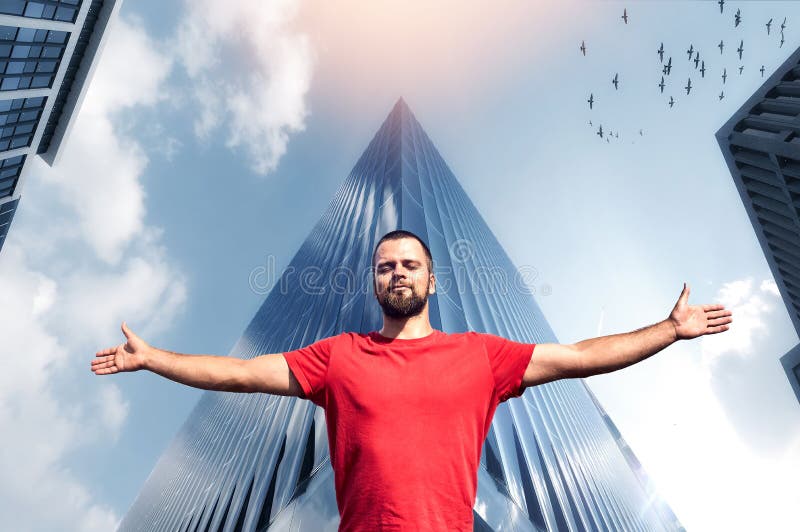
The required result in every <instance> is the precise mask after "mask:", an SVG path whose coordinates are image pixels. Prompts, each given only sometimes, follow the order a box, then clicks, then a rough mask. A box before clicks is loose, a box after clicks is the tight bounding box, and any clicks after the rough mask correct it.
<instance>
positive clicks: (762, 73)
mask: <svg viewBox="0 0 800 532" xmlns="http://www.w3.org/2000/svg"><path fill="white" fill-rule="evenodd" d="M759 70H760V71H761V77H762V78H763V77H764V65H761V68H760V69H759Z"/></svg>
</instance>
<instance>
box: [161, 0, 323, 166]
mask: <svg viewBox="0 0 800 532" xmlns="http://www.w3.org/2000/svg"><path fill="white" fill-rule="evenodd" d="M298 6H299V2H298V1H296V0H279V1H272V2H261V1H260V0H242V1H239V2H228V3H220V2H214V1H213V0H199V1H191V2H186V3H185V9H186V13H185V15H184V16H183V18H182V23H181V26H180V28H179V31H178V35H177V43H176V45H175V47H176V49H177V50H178V57H179V59H180V61H181V63H182V64H183V65H184V67H185V69H186V72H187V74H188V75H189V77H190V79H191V80H192V84H193V96H194V99H195V100H196V103H197V105H198V107H199V111H198V116H197V117H196V119H195V122H194V130H195V133H196V134H197V135H198V136H199V137H201V138H205V139H207V138H208V137H209V136H210V135H211V133H212V132H213V131H214V130H215V129H216V128H218V127H221V126H222V125H226V126H227V138H226V145H227V146H228V147H230V148H233V149H236V148H242V149H243V150H244V151H245V153H246V154H247V156H248V159H249V161H250V163H251V166H252V168H253V170H254V171H255V172H257V173H260V174H266V173H268V172H270V171H272V170H274V169H275V168H276V167H277V165H278V161H279V160H280V158H281V157H282V156H283V154H284V153H285V152H286V145H287V143H288V140H289V135H290V134H291V133H293V132H298V131H302V130H303V129H305V117H306V115H307V114H308V110H307V108H306V102H305V96H306V93H307V92H308V90H309V87H310V85H311V75H312V66H313V51H312V47H311V44H310V41H309V39H308V37H307V36H306V35H304V34H302V33H298V32H296V31H294V30H293V29H292V28H291V22H292V20H293V19H294V17H295V16H296V14H297V9H298Z"/></svg>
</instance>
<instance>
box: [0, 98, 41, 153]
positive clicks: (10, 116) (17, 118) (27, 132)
mask: <svg viewBox="0 0 800 532" xmlns="http://www.w3.org/2000/svg"><path fill="white" fill-rule="evenodd" d="M46 101H47V98H45V97H39V98H17V99H15V100H0V152H3V151H7V150H15V149H17V148H26V147H28V146H30V145H31V141H32V140H33V134H34V132H35V131H36V126H37V125H38V124H39V119H40V118H41V117H42V110H43V109H44V104H45V102H46Z"/></svg>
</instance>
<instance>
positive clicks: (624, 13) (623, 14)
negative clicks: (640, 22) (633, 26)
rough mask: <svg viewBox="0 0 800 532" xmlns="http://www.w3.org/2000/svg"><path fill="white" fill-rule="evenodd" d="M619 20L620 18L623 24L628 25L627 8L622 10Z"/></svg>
mask: <svg viewBox="0 0 800 532" xmlns="http://www.w3.org/2000/svg"><path fill="white" fill-rule="evenodd" d="M619 18H621V19H622V20H624V21H625V24H627V23H628V9H627V8H626V9H623V10H622V16H621V17H619Z"/></svg>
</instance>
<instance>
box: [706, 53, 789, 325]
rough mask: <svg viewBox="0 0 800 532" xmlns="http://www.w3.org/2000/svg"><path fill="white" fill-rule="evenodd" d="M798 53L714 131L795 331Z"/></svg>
mask: <svg viewBox="0 0 800 532" xmlns="http://www.w3.org/2000/svg"><path fill="white" fill-rule="evenodd" d="M799 57H800V56H798V52H795V54H793V57H790V58H789V60H787V62H786V63H784V65H783V66H781V67H780V68H779V72H783V74H778V75H779V78H778V79H771V80H768V81H767V83H766V84H765V85H764V86H763V87H762V88H761V89H760V91H761V92H763V94H761V95H759V94H758V93H757V94H756V95H754V97H753V98H751V101H749V102H747V103H746V104H745V106H743V107H742V108H741V109H740V110H739V111H738V112H737V113H736V115H734V118H732V119H731V120H730V121H729V122H728V124H726V125H725V126H723V128H722V129H720V131H719V132H718V133H717V139H718V141H719V142H720V145H721V147H722V149H723V154H724V155H725V157H726V161H727V162H728V168H729V169H730V170H731V173H732V175H733V178H734V181H735V182H736V185H737V188H738V189H739V192H740V196H741V198H742V201H743V202H744V204H745V207H746V209H747V211H748V214H749V216H750V221H751V223H752V224H753V228H754V229H755V231H756V234H757V235H758V237H759V242H760V243H761V247H762V250H763V251H764V254H765V255H766V257H767V262H768V263H769V264H770V268H771V269H772V274H773V276H774V277H775V281H776V282H777V283H778V286H779V288H780V292H781V295H782V296H783V298H784V301H785V303H786V307H787V309H788V311H789V314H790V315H791V316H792V321H793V323H794V324H795V327H796V328H797V330H798V332H800V126H798V125H797V124H796V117H797V116H798V115H800V67H798V58H799Z"/></svg>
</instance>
